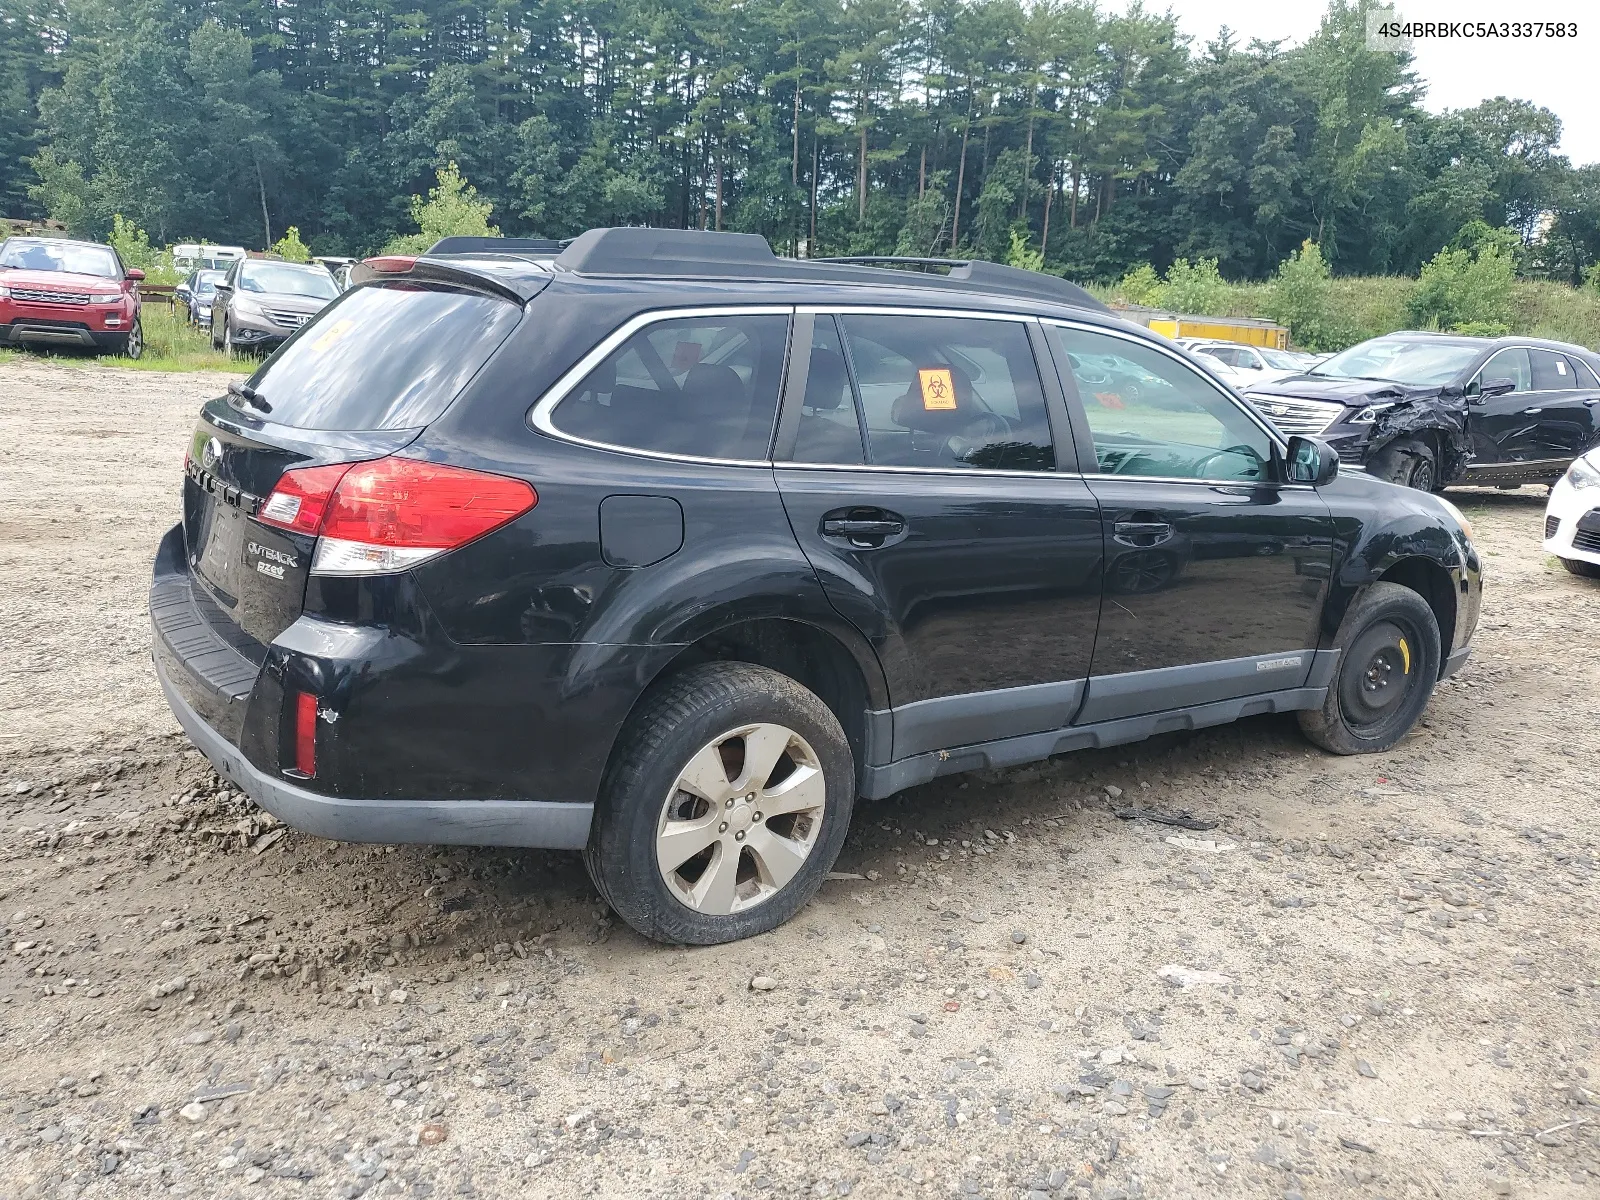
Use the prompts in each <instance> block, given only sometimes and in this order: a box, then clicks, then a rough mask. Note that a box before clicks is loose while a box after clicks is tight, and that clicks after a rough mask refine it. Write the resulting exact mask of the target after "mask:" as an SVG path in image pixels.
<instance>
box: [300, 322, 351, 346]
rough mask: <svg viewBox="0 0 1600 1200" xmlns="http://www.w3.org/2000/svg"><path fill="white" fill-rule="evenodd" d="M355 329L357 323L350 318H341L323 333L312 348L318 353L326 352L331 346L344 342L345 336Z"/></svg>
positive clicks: (313, 343)
mask: <svg viewBox="0 0 1600 1200" xmlns="http://www.w3.org/2000/svg"><path fill="white" fill-rule="evenodd" d="M355 327H356V323H355V322H354V321H352V320H351V319H350V318H349V317H340V318H339V319H338V320H337V321H335V322H333V324H331V325H329V326H328V327H327V328H326V329H324V330H323V331H322V333H321V334H320V335H319V336H318V337H317V340H316V341H314V342H312V343H311V348H312V349H313V350H316V351H318V352H320V351H323V350H326V349H327V348H328V347H329V346H333V345H336V344H337V343H339V342H341V341H343V340H344V337H345V335H346V334H348V333H349V332H350V331H351V330H352V329H354V328H355Z"/></svg>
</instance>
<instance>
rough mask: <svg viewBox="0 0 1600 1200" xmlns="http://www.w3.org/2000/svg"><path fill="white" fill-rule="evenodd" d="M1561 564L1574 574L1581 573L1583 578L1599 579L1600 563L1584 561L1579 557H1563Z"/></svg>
mask: <svg viewBox="0 0 1600 1200" xmlns="http://www.w3.org/2000/svg"><path fill="white" fill-rule="evenodd" d="M1561 565H1562V566H1563V567H1565V568H1566V569H1567V570H1569V571H1571V572H1572V573H1573V574H1574V575H1582V576H1583V577H1584V578H1585V579H1600V564H1595V563H1592V562H1584V561H1583V559H1581V558H1563V559H1562V560H1561Z"/></svg>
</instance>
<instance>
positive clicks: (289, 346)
mask: <svg viewBox="0 0 1600 1200" xmlns="http://www.w3.org/2000/svg"><path fill="white" fill-rule="evenodd" d="M521 312H522V310H521V309H520V308H519V307H518V306H517V305H516V304H513V303H512V302H511V301H509V300H505V299H502V298H500V297H497V296H487V295H484V294H482V293H479V292H469V291H463V290H460V289H456V288H450V287H441V286H434V285H429V284H419V283H415V282H410V281H407V282H403V283H402V282H396V283H386V284H378V285H375V286H366V287H359V288H355V289H353V290H351V291H349V292H346V293H345V294H344V295H343V296H341V297H340V298H339V299H338V300H336V301H334V302H333V303H332V304H330V305H328V307H327V308H325V309H323V310H322V312H321V313H320V314H319V315H318V316H317V318H316V319H315V320H314V321H312V322H310V323H309V324H307V325H306V326H305V327H304V328H303V329H301V330H299V331H298V332H297V333H295V335H294V336H293V337H291V338H290V339H289V340H288V341H287V342H285V343H284V345H283V348H282V349H281V350H279V351H278V353H277V354H275V355H273V356H272V358H270V359H269V360H268V361H267V362H266V363H265V364H264V365H263V366H262V367H261V369H260V370H259V371H257V372H256V373H255V375H254V376H253V377H252V378H251V380H250V386H251V387H252V388H254V389H255V392H256V394H257V395H258V396H259V397H260V399H261V400H263V401H265V402H266V404H267V405H270V406H271V409H270V416H269V418H268V419H269V420H271V422H272V423H273V424H275V425H287V426H289V427H291V428H294V429H327V430H342V431H349V430H376V429H417V428H420V427H421V426H424V425H427V424H429V423H430V422H431V421H433V420H434V419H436V418H437V417H438V416H439V415H440V414H441V413H442V412H444V410H445V409H446V408H447V407H448V406H449V404H450V401H451V400H453V399H455V396H456V394H457V393H458V392H459V391H460V390H461V389H462V387H463V386H465V384H466V382H467V381H468V380H469V379H471V378H472V376H473V375H474V374H476V373H477V371H478V368H480V367H481V366H483V364H484V363H485V362H487V361H488V358H489V356H490V355H491V354H493V353H494V352H495V350H497V349H498V348H499V347H500V344H501V343H502V342H504V341H505V340H506V338H507V336H508V335H509V334H510V333H511V330H512V327H513V326H515V325H516V323H517V318H518V317H519V316H521Z"/></svg>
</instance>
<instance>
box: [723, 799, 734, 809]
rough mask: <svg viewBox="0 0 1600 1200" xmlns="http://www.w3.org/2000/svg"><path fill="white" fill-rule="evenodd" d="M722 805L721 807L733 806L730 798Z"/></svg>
mask: <svg viewBox="0 0 1600 1200" xmlns="http://www.w3.org/2000/svg"><path fill="white" fill-rule="evenodd" d="M722 807H723V808H732V807H733V800H732V799H731V798H730V799H729V801H728V802H727V803H726V804H724V805H723V806H722Z"/></svg>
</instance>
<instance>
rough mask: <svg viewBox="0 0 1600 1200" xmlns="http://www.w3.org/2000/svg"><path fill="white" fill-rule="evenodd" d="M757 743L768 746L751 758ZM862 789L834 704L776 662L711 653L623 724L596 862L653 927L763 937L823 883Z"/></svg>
mask: <svg viewBox="0 0 1600 1200" xmlns="http://www.w3.org/2000/svg"><path fill="white" fill-rule="evenodd" d="M747 755H755V756H757V757H756V758H755V759H753V760H751V762H750V763H749V765H748V766H747V764H746V756H747ZM769 759H770V760H771V762H772V764H773V765H772V766H770V767H768V766H767V765H766V764H767V762H768V760H769ZM855 791H856V789H855V761H854V758H853V757H852V755H851V753H850V744H849V742H848V741H847V740H846V738H845V735H844V730H843V729H842V728H841V727H840V725H839V721H838V718H837V717H835V716H834V715H833V713H832V712H831V711H829V709H828V707H827V705H825V704H823V703H822V701H821V700H819V699H818V698H817V697H816V696H815V695H814V694H812V693H811V692H810V691H807V690H806V689H805V688H803V687H801V686H800V685H799V684H798V683H796V682H795V681H794V680H792V679H790V678H789V677H788V676H786V675H780V674H779V673H778V672H776V671H772V670H768V669H767V668H765V667H758V666H752V665H749V664H746V663H729V662H718V663H706V664H704V665H702V666H697V667H692V668H690V669H689V670H686V671H684V672H683V673H682V674H680V675H677V676H674V677H673V678H671V679H670V680H668V681H667V683H666V684H664V685H662V686H661V687H660V688H659V689H657V690H656V691H655V693H654V694H653V695H651V696H649V697H648V698H647V699H646V700H645V701H644V703H643V704H642V705H641V706H640V708H639V711H638V712H637V713H636V714H635V715H634V716H633V717H632V719H631V720H630V721H629V722H628V725H627V727H626V728H624V730H623V732H622V736H621V737H620V738H619V739H618V743H617V749H616V750H615V752H614V753H613V755H612V760H611V763H610V766H609V767H608V768H607V770H606V776H605V780H604V781H603V783H602V784H601V790H600V802H599V804H598V805H597V807H596V812H595V825H594V831H593V832H592V834H591V835H590V839H589V846H588V848H587V849H585V850H584V852H583V861H584V866H586V867H587V868H588V871H589V877H590V878H591V879H592V880H594V885H595V887H596V888H597V889H598V890H599V892H600V895H601V896H602V897H603V898H604V899H605V901H606V903H607V904H609V905H610V906H611V907H612V908H613V909H614V910H615V911H616V913H617V915H618V916H620V917H621V918H622V919H623V920H624V921H626V922H627V923H628V924H629V925H631V926H632V927H633V928H634V929H636V930H637V931H638V932H639V933H641V934H643V935H644V936H645V937H648V938H655V939H657V940H658V941H664V942H674V943H688V944H692V945H702V946H704V945H714V944H717V943H720V942H731V941H735V940H737V939H739V938H746V937H753V936H754V935H756V934H758V933H765V932H767V931H768V930H770V929H775V928H777V926H779V925H781V924H783V923H784V922H785V921H787V920H788V919H789V918H790V917H792V916H793V915H794V914H795V913H796V912H798V911H799V910H800V908H801V907H802V906H803V905H804V904H805V903H806V902H807V901H808V900H810V899H811V897H812V896H813V895H815V894H816V891H817V889H818V888H819V887H821V886H822V881H823V880H824V879H825V878H826V877H827V873H828V870H829V868H831V867H832V866H833V864H834V860H835V859H837V858H838V856H839V851H840V849H841V848H842V847H843V845H844V839H845V835H846V834H847V833H848V832H849V828H850V813H851V809H852V808H853V806H854V803H855ZM763 806H765V807H766V808H767V811H766V812H765V813H763V812H762V811H761V810H762V808H763ZM773 809H778V810H780V811H778V812H774V811H772V810H773Z"/></svg>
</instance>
